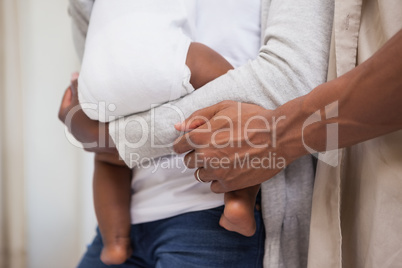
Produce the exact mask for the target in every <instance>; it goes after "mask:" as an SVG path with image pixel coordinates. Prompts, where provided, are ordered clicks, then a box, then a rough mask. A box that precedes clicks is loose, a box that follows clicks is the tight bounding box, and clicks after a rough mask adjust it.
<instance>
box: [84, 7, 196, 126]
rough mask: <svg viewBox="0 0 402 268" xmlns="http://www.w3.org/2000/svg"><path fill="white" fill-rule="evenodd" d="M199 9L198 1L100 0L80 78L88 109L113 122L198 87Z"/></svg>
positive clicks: (89, 31) (102, 118)
mask: <svg viewBox="0 0 402 268" xmlns="http://www.w3.org/2000/svg"><path fill="white" fill-rule="evenodd" d="M194 12H195V5H194V1H192V0H158V1H149V0H140V1H138V0H137V1H132V0H113V1H110V0H97V1H95V4H94V8H93V11H92V14H91V19H90V25H89V29H88V35H87V39H86V44H85V53H84V58H83V62H82V68H81V73H80V76H79V80H78V84H79V88H78V94H79V100H80V103H81V105H82V106H83V108H84V111H85V113H86V114H87V115H88V116H89V117H90V118H91V119H94V120H99V121H102V122H108V121H111V120H113V119H115V117H116V116H124V115H130V114H134V113H138V112H141V111H145V110H149V109H151V108H152V106H154V105H160V104H162V103H165V102H168V101H170V100H174V99H177V98H180V97H181V96H184V95H186V94H188V93H189V92H191V91H193V90H194V89H193V87H192V86H191V84H190V83H189V79H190V75H191V74H190V71H189V69H188V67H187V66H186V65H185V62H186V57H187V52H188V48H189V45H190V43H191V40H192V39H193V36H192V35H193V32H194V30H193V29H194V21H195V14H194ZM189 18H191V20H190V19H189ZM88 103H90V104H92V105H90V106H88V105H86V104H88ZM94 104H95V105H94Z"/></svg>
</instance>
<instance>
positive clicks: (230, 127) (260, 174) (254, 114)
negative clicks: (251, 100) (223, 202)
mask: <svg viewBox="0 0 402 268" xmlns="http://www.w3.org/2000/svg"><path fill="white" fill-rule="evenodd" d="M283 119H284V118H275V113H274V111H271V110H266V109H264V108H262V107H260V106H257V105H252V104H245V103H238V102H234V101H224V102H221V103H218V104H216V105H213V106H211V107H208V108H205V109H202V110H199V111H196V112H195V113H193V114H192V115H191V116H190V117H189V118H187V119H186V120H185V121H184V122H182V123H179V124H176V125H175V127H176V129H177V130H179V131H190V132H188V133H186V134H185V135H183V136H181V137H180V138H178V139H177V140H176V142H175V145H174V150H175V151H176V152H177V153H179V154H181V153H185V152H188V151H191V152H189V153H188V154H187V155H186V156H185V163H186V165H187V166H188V167H189V168H199V171H196V173H195V176H199V179H201V180H202V181H204V182H212V183H211V190H212V191H213V192H217V193H220V192H228V191H233V190H237V189H242V188H245V187H248V186H252V185H256V184H259V183H262V182H264V181H266V180H268V179H269V178H271V177H272V176H274V175H275V174H277V173H278V172H279V171H281V170H282V169H283V168H285V166H286V165H288V164H289V163H290V161H291V160H290V157H288V156H286V155H285V154H284V153H283V152H281V151H280V150H278V149H279V148H280V145H279V144H278V139H277V135H278V134H279V133H278V130H279V129H278V126H279V125H280V124H281V120H283ZM293 160H294V159H293ZM197 173H198V174H197Z"/></svg>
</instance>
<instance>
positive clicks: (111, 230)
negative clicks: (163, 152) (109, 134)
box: [93, 157, 132, 265]
mask: <svg viewBox="0 0 402 268" xmlns="http://www.w3.org/2000/svg"><path fill="white" fill-rule="evenodd" d="M93 189H94V203H95V212H96V217H97V219H98V224H99V230H100V232H101V234H102V241H103V244H104V247H103V250H102V253H101V260H102V262H104V263H105V264H107V265H111V264H121V263H124V262H125V261H126V260H127V259H128V258H129V257H130V256H131V253H132V250H131V246H130V226H131V220H130V199H131V170H130V169H129V168H128V167H126V166H119V165H114V164H110V163H107V162H103V161H101V160H99V159H97V157H95V172H94V181H93Z"/></svg>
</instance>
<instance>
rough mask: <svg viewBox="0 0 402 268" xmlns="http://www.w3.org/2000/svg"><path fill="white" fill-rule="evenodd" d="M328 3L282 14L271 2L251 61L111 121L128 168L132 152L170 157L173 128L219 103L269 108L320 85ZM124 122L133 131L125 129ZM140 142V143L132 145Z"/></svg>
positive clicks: (295, 6)
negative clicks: (148, 108)
mask: <svg viewBox="0 0 402 268" xmlns="http://www.w3.org/2000/svg"><path fill="white" fill-rule="evenodd" d="M332 4H333V3H332V1H312V2H311V1H302V2H300V1H288V2H286V11H284V6H285V4H281V3H279V1H272V2H271V6H270V7H269V8H270V15H269V16H270V17H269V20H268V19H267V20H266V21H263V22H262V23H263V24H264V25H268V26H267V29H264V41H263V42H264V45H263V47H262V48H261V50H260V53H259V56H258V57H257V58H256V59H255V60H253V61H251V62H249V63H248V64H246V65H245V66H243V67H240V68H237V69H235V70H233V71H229V72H228V73H227V74H225V75H223V76H221V77H219V78H217V79H216V80H214V81H212V82H210V83H208V84H207V85H206V86H204V87H202V88H200V89H198V90H197V91H195V92H193V93H192V94H190V95H187V96H185V97H184V98H181V99H179V100H178V101H175V102H172V103H170V104H169V105H162V106H160V107H157V108H155V109H153V111H151V112H144V113H140V114H137V115H134V116H131V117H127V118H125V119H122V120H119V122H112V123H111V124H110V133H111V135H112V136H113V139H114V140H115V143H116V144H117V145H118V150H119V152H120V154H121V155H122V157H123V158H124V159H125V160H126V163H127V164H128V165H129V166H133V165H131V163H130V155H132V154H135V155H137V156H139V157H141V158H143V157H149V158H153V157H158V156H161V155H164V154H169V153H172V152H173V150H172V147H171V145H172V142H173V141H174V140H175V139H176V138H177V137H178V136H179V134H180V133H179V132H177V131H175V130H174V128H173V125H174V124H175V123H177V122H180V121H183V120H184V119H185V118H186V117H188V116H189V115H190V114H191V113H193V112H194V111H196V110H199V109H202V108H205V107H208V106H211V105H213V104H216V103H218V102H220V101H223V100H234V101H240V102H248V103H254V104H258V105H261V106H263V107H265V108H269V109H274V108H276V107H278V106H279V105H281V104H283V103H285V102H287V101H289V100H291V99H294V98H296V97H299V96H301V95H304V94H306V93H308V92H309V91H310V90H311V88H314V87H315V86H317V85H318V84H320V83H323V82H324V81H325V77H326V70H327V60H328V50H329V39H330V32H331V23H332ZM263 8H265V9H266V8H268V7H267V6H264V7H263ZM301 14H304V15H301ZM304 16H306V17H304ZM129 121H131V122H134V123H135V125H136V127H134V126H133V125H132V126H128V125H127V122H129ZM139 122H142V124H138V123H139ZM144 127H145V128H146V129H144ZM142 138H143V139H145V143H143V144H141V146H138V145H139V144H135V145H134V146H133V144H132V143H136V142H138V141H139V140H141V139H142ZM130 142H131V144H130Z"/></svg>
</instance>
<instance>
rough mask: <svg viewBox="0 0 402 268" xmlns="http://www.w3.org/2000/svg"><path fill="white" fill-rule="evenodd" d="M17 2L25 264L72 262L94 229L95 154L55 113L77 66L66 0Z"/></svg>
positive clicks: (52, 266) (51, 267)
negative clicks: (72, 138)
mask: <svg viewBox="0 0 402 268" xmlns="http://www.w3.org/2000/svg"><path fill="white" fill-rule="evenodd" d="M6 1H7V0H6ZM12 1H15V0H12ZM18 3H19V5H18V10H19V13H20V17H19V22H20V27H19V28H20V49H21V54H20V56H21V85H22V88H23V100H22V103H23V118H24V119H23V120H24V121H23V128H24V129H23V139H24V159H23V163H24V164H23V166H24V179H25V202H26V203H25V204H26V218H27V222H26V235H27V244H26V250H27V265H28V267H30V268H56V267H57V268H64V267H66V268H67V267H75V266H76V264H77V262H78V260H79V257H80V255H81V254H82V252H83V250H84V246H85V244H86V243H88V242H89V240H90V238H91V237H92V235H93V234H94V228H95V220H94V214H93V209H92V198H91V173H92V171H91V169H92V160H91V159H92V156H91V155H89V154H85V155H84V153H83V152H82V150H80V149H78V148H75V147H73V146H72V145H71V144H70V143H69V142H68V141H67V139H66V137H65V135H64V128H63V125H62V124H61V123H60V122H59V121H58V119H57V112H58V107H59V104H60V101H61V97H62V94H63V92H64V90H65V88H66V87H67V86H68V84H69V78H70V74H71V73H72V72H73V71H76V70H78V60H77V57H76V54H75V51H74V49H73V44H72V38H71V31H70V19H69V17H68V14H67V4H68V1H67V0H57V1H55V0H18ZM21 190H23V189H21Z"/></svg>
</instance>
